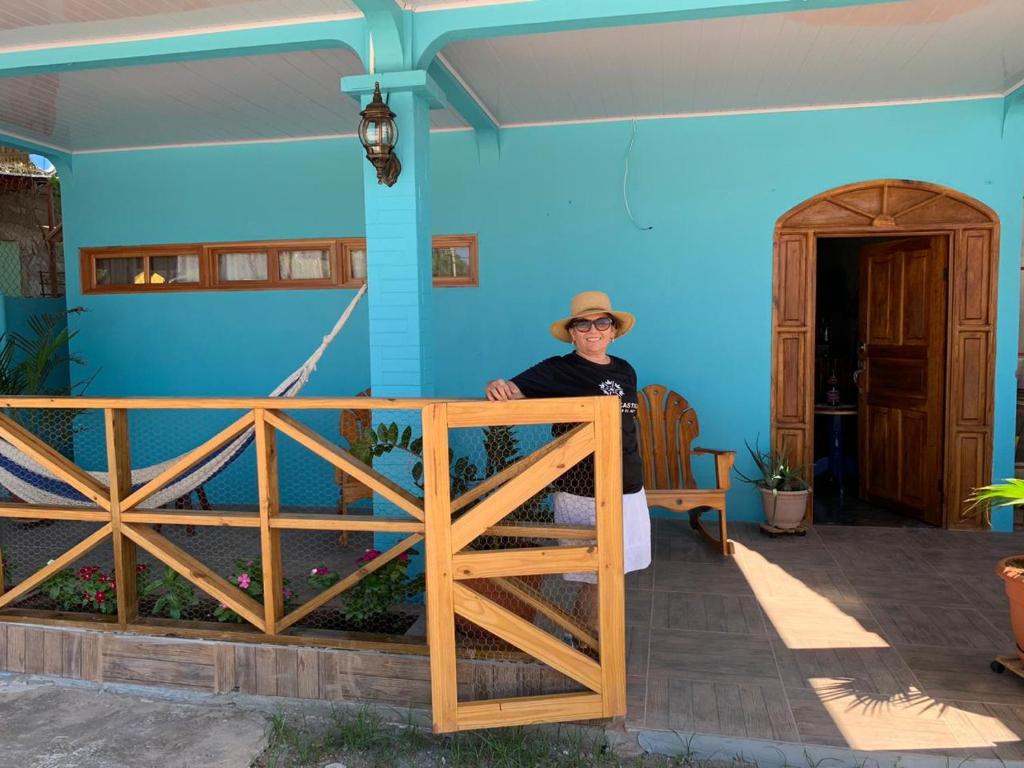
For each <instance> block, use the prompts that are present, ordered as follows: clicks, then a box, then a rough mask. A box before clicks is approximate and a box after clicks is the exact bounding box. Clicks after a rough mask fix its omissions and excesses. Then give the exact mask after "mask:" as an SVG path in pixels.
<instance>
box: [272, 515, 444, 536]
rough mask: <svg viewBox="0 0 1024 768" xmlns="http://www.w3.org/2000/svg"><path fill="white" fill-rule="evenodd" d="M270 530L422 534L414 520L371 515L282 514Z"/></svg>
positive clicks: (421, 525)
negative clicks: (390, 518)
mask: <svg viewBox="0 0 1024 768" xmlns="http://www.w3.org/2000/svg"><path fill="white" fill-rule="evenodd" d="M270 527H271V528H284V529H288V530H293V531H381V532H386V533H423V528H424V526H423V523H421V522H418V521H416V520H388V519H385V518H380V517H373V516H372V515H343V516H340V515H320V514H316V513H307V512H282V513H281V514H279V515H278V516H277V517H275V518H273V519H272V520H271V521H270Z"/></svg>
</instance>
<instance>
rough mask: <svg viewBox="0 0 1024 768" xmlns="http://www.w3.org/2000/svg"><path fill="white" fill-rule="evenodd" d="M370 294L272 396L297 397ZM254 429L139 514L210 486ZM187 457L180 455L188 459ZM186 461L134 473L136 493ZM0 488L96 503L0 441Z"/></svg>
mask: <svg viewBox="0 0 1024 768" xmlns="http://www.w3.org/2000/svg"><path fill="white" fill-rule="evenodd" d="M365 293H366V286H365V285H364V286H363V287H362V288H360V289H359V292H358V293H356V295H355V296H354V297H353V298H352V301H351V302H349V305H348V307H346V309H345V311H344V312H343V313H342V315H341V317H339V318H338V322H336V323H335V324H334V327H333V328H332V329H331V332H330V333H328V334H327V335H326V336H324V338H323V341H322V342H321V343H320V346H319V347H317V348H316V350H315V351H314V352H313V354H312V355H310V356H309V358H308V359H307V360H306V362H304V363H303V364H302V365H301V366H300V367H299V368H298V369H297V370H296V371H295V372H294V373H292V374H291V375H290V376H288V378H286V379H285V380H284V381H282V382H281V383H280V384H278V385H277V386H276V387H275V388H274V391H273V392H271V393H270V397H295V396H296V395H297V394H299V392H300V391H301V390H302V388H303V387H304V386H305V385H306V382H307V381H309V377H310V376H311V375H312V373H313V371H315V370H316V366H317V363H319V362H320V358H321V357H323V354H324V352H325V351H326V350H327V347H329V346H330V344H331V342H332V341H334V338H335V337H336V336H337V335H338V333H339V332H340V331H341V329H342V328H343V327H344V325H345V323H346V322H348V319H349V316H351V314H352V311H353V310H354V309H355V308H356V304H358V303H359V300H360V299H361V298H362V297H363V295H364V294H365ZM255 434H256V429H255V427H249V428H248V429H247V430H245V431H244V432H242V433H241V434H240V435H239V436H238V437H236V438H235V439H234V440H232V441H231V442H230V443H228V444H227V445H225V446H224V447H222V448H220V449H219V450H217V451H215V452H214V453H212V454H210V455H209V456H207V457H206V458H205V459H203V460H202V461H201V462H199V463H198V464H196V465H195V466H193V467H192V468H191V469H188V470H186V471H185V472H183V473H182V474H181V475H179V476H178V477H176V478H174V479H173V480H172V481H171V482H169V483H168V484H167V485H165V486H164V487H163V488H162V489H161V490H159V491H157V492H156V493H155V494H153V495H152V496H150V497H149V498H148V499H146V500H145V501H144V502H142V503H141V504H139V508H140V509H155V508H157V507H162V506H164V505H165V504H168V503H171V502H173V501H175V500H177V499H180V498H182V497H184V496H187V495H188V494H189V493H191V492H192V491H194V490H195V489H196V488H198V487H199V486H201V485H203V484H204V483H207V482H209V481H210V480H211V479H212V478H214V477H215V476H216V475H218V474H219V473H221V472H223V471H224V470H225V469H227V468H228V466H229V465H230V464H231V462H233V461H234V460H235V459H237V458H238V457H239V456H241V455H242V453H243V452H244V451H245V449H246V448H248V447H249V445H250V444H251V443H252V442H253V440H254V439H255ZM184 455H185V454H182V456H184ZM182 456H177V457H175V458H173V459H168V460H167V461H164V462H161V463H160V464H154V465H152V466H149V467H143V468H141V469H133V470H132V490H133V491H134V490H135V489H137V488H141V487H142V486H143V485H145V484H146V483H147V482H149V481H150V480H152V479H153V478H154V477H156V476H157V475H159V474H160V473H161V472H163V471H164V470H165V469H167V468H168V467H170V466H172V465H173V464H174V463H175V462H176V461H179V460H180V459H181V458H182ZM89 474H90V475H92V476H93V477H95V478H96V479H97V480H98V481H99V482H100V483H102V484H103V485H104V486H109V482H108V474H107V473H106V472H89ZM0 485H2V486H3V487H4V488H6V489H7V490H8V491H10V492H11V493H12V494H13V495H14V496H16V497H18V498H19V499H21V500H22V501H26V502H28V503H30V504H36V505H46V506H65V505H89V504H92V502H91V501H90V500H89V499H87V498H86V497H85V496H83V495H82V494H81V493H79V492H78V491H77V490H76V489H75V488H73V487H72V486H70V485H68V484H67V483H65V482H64V481H63V480H61V479H59V478H58V477H56V476H55V475H54V474H53V473H52V472H50V471H49V470H48V469H46V468H45V467H44V466H42V465H41V464H39V463H38V462H37V461H35V460H34V459H32V458H30V457H29V456H27V455H25V454H24V453H23V452H22V451H20V450H19V449H18V448H16V447H14V446H13V445H11V444H10V443H8V442H7V441H6V440H0Z"/></svg>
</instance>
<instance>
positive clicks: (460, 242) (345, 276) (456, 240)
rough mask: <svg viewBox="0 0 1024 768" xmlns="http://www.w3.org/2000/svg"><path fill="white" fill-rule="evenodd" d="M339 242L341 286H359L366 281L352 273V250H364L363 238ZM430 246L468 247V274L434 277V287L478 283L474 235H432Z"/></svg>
mask: <svg viewBox="0 0 1024 768" xmlns="http://www.w3.org/2000/svg"><path fill="white" fill-rule="evenodd" d="M339 242H340V243H341V250H340V253H341V274H342V282H341V287H342V288H360V287H362V285H363V283H364V282H366V281H365V280H364V279H363V278H361V277H354V276H353V275H352V251H365V250H366V239H365V238H355V237H353V238H347V239H345V240H341V241H339ZM430 245H431V248H432V249H433V248H468V249H469V274H468V275H466V276H465V277H435V278H433V282H434V287H435V288H476V287H477V286H479V285H480V270H479V244H478V240H477V236H476V235H434V237H433V239H432V241H431V244H430Z"/></svg>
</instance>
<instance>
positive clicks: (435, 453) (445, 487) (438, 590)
mask: <svg viewBox="0 0 1024 768" xmlns="http://www.w3.org/2000/svg"><path fill="white" fill-rule="evenodd" d="M551 423H556V424H562V423H571V424H576V425H577V426H576V427H574V428H573V429H571V430H570V431H569V432H567V433H566V434H564V435H562V436H561V437H558V438H556V439H555V440H553V441H552V442H551V443H549V444H548V445H546V446H545V447H543V448H541V449H540V450H538V451H536V452H534V453H532V454H530V455H529V456H526V457H524V458H522V459H520V460H519V461H517V462H516V463H515V464H513V465H512V466H510V467H507V468H506V469H505V470H503V471H502V472H500V473H498V474H497V475H495V476H493V477H492V478H490V479H489V480H487V481H485V482H484V483H482V484H481V485H479V486H477V487H476V488H474V489H472V490H470V491H468V492H467V493H465V494H463V495H461V496H459V497H458V498H456V499H452V498H451V494H450V485H449V475H448V443H449V429H451V428H458V427H484V426H489V425H496V424H500V425H524V424H551ZM621 440H622V434H621V417H620V414H619V401H618V399H616V398H610V397H609V398H564V399H558V400H546V401H522V400H521V401H516V402H508V403H500V404H499V403H439V404H436V405H430V406H427V407H426V408H425V409H424V410H423V448H424V457H427V456H429V457H430V461H429V463H427V461H425V462H424V464H425V466H424V476H425V480H426V485H425V492H426V498H425V511H426V550H427V564H426V567H427V605H428V618H427V621H428V629H427V641H428V644H429V646H430V665H431V685H432V696H433V713H434V730H435V731H439V732H446V731H456V730H468V729H473V728H487V727H493V726H499V725H523V724H529V723H541V722H557V721H565V720H587V719H596V718H603V717H613V716H620V715H624V714H625V713H626V679H625V617H624V610H625V609H624V598H625V594H624V578H623V553H622V522H621V521H622V470H621V457H622V448H621ZM590 454H593V455H594V462H595V467H594V475H595V484H596V497H595V498H596V508H597V516H596V523H597V526H596V528H597V530H596V533H595V532H588V531H580V530H579V529H565V530H559V529H557V528H554V527H546V528H539V527H536V526H535V527H532V528H521V527H519V526H515V527H513V526H509V527H508V530H507V531H506V534H507V535H512V536H540V537H545V538H553V539H554V538H557V539H561V540H568V539H573V538H575V539H581V538H584V537H585V538H586V539H589V540H591V541H593V540H596V545H594V544H593V543H587V544H585V545H583V546H556V547H544V548H535V549H506V550H496V551H486V552H473V551H467V547H468V546H469V545H470V544H471V542H472V541H473V540H474V539H476V538H477V537H478V536H480V535H481V534H483V533H485V532H486V531H488V530H493V527H494V526H495V525H497V524H498V523H500V521H501V520H502V519H503V518H505V517H506V516H507V515H508V514H509V513H510V512H512V511H513V510H514V509H515V508H516V507H517V506H518V505H519V504H521V503H523V502H524V501H526V500H527V499H528V498H530V497H531V496H533V495H534V494H536V493H537V492H538V491H541V490H542V489H544V488H545V487H546V486H547V485H548V484H549V483H551V482H552V481H553V480H555V479H556V478H557V477H559V476H560V475H561V474H562V473H563V472H565V470H566V469H568V468H570V467H572V466H573V465H575V464H577V463H578V462H579V461H581V460H582V459H584V458H586V457H587V456H589V455H590ZM485 494H489V495H486V498H483V500H482V501H480V502H479V503H478V504H476V505H475V506H474V507H473V508H472V509H470V510H469V511H467V512H465V513H464V514H462V515H461V516H459V517H457V518H456V517H454V515H456V514H457V513H458V512H459V511H460V510H462V509H464V508H465V507H467V506H468V505H469V504H471V503H472V502H474V501H476V500H478V499H481V498H482V497H484V496H485ZM580 571H593V572H596V573H597V582H598V602H599V618H598V622H599V632H598V637H597V638H596V639H595V638H592V637H580V635H581V634H583V633H582V632H581V630H580V628H579V627H578V626H577V625H575V624H574V623H573V622H572V621H571V619H570V617H569V616H568V615H566V614H564V613H562V612H561V611H560V610H558V609H557V608H556V607H555V606H554V605H552V604H549V603H546V602H545V601H543V600H538V599H537V598H536V597H534V596H529V595H526V596H525V597H526V598H527V599H531V600H533V601H534V602H535V604H536V605H535V607H536V608H537V609H538V610H539V611H541V612H542V613H543V614H544V615H545V616H546V617H547V618H548V619H550V620H551V621H552V622H554V624H555V625H556V626H559V627H561V628H562V629H564V630H565V631H566V632H569V633H572V634H574V635H576V638H577V640H579V641H581V642H582V644H584V645H589V646H591V648H592V649H593V650H596V652H597V660H595V659H594V658H592V656H591V655H588V654H586V653H584V652H581V651H580V650H576V649H575V648H573V647H572V646H571V645H569V644H566V643H564V642H562V641H561V640H559V639H558V638H556V637H554V636H552V635H551V634H549V633H547V632H545V631H543V630H542V629H540V628H538V627H537V626H535V625H534V624H533V623H531V622H528V621H526V620H524V619H522V618H520V617H519V616H517V615H516V614H515V613H513V612H512V611H509V610H507V609H506V608H503V607H502V606H500V605H498V604H497V603H496V602H494V601H492V600H491V599H489V598H487V597H485V596H483V595H482V594H480V593H479V592H477V591H475V590H473V589H471V588H469V587H467V586H465V585H464V584H463V583H461V582H463V581H465V580H468V579H482V578H486V579H492V580H496V581H499V582H502V583H503V585H508V584H509V582H508V581H506V580H507V579H509V578H510V577H516V576H522V575H526V574H562V573H569V572H580ZM513 588H514V587H513ZM456 616H461V617H464V618H466V619H469V620H470V621H472V622H473V623H474V624H476V625H477V626H479V627H482V628H483V629H485V630H487V631H488V632H491V633H492V634H494V635H496V636H497V637H499V638H501V639H502V640H504V641H505V642H507V643H509V644H511V645H512V646H514V647H515V648H518V649H519V650H521V651H523V652H525V653H526V654H528V655H529V656H531V657H533V658H534V659H536V660H538V661H540V662H542V663H543V664H546V665H548V666H549V667H551V668H553V669H555V670H557V671H559V672H560V673H562V674H563V675H565V676H566V677H568V678H570V679H572V680H574V681H576V682H577V683H579V684H580V686H581V687H582V688H583V689H585V690H583V691H582V692H572V693H559V694H549V695H541V696H524V697H517V698H508V699H492V700H485V701H472V702H460V701H459V696H458V676H457V664H456V661H457V653H456V645H455V618H456ZM595 646H596V647H595Z"/></svg>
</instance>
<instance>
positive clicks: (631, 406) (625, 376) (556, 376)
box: [487, 291, 651, 626]
mask: <svg viewBox="0 0 1024 768" xmlns="http://www.w3.org/2000/svg"><path fill="white" fill-rule="evenodd" d="M635 322H636V319H635V318H634V317H633V315H631V314H630V313H629V312H622V311H617V310H614V309H612V305H611V300H610V299H609V298H608V295H607V294H605V293H602V292H600V291H585V292H583V293H578V294H576V295H575V296H574V297H573V298H572V302H571V304H570V310H569V316H568V317H565V318H562V319H561V320H556V321H555V322H554V323H552V324H551V335H552V336H554V337H555V338H556V339H558V340H559V341H565V342H569V343H571V344H572V345H573V346H574V347H575V349H574V351H572V352H570V353H569V354H567V355H564V356H562V357H550V358H548V359H547V360H544V361H542V362H540V363H537V364H536V365H535V366H533V367H532V368H528V369H527V370H525V371H523V372H522V373H520V374H519V375H518V376H513V377H512V378H511V379H495V380H494V381H491V382H488V384H487V399H488V400H518V399H521V398H524V397H579V396H589V395H618V396H619V398H620V400H621V402H622V493H623V496H622V528H623V547H624V555H625V570H626V573H629V572H630V571H639V570H642V569H644V568H646V567H647V566H649V565H650V564H651V519H650V513H649V512H648V509H647V497H646V496H645V495H644V488H643V463H642V461H641V458H640V451H639V449H638V447H637V436H636V421H635V419H634V417H635V415H636V410H637V395H636V371H634V370H633V366H631V365H630V364H629V363H627V362H626V361H625V360H623V359H622V358H619V357H613V356H611V355H609V354H608V345H609V344H611V343H612V342H613V341H614V340H615V339H616V338H621V337H622V336H625V335H626V334H627V333H629V331H630V330H631V329H632V328H633V324H634V323H635ZM570 426H571V425H570ZM566 429H568V426H564V427H562V428H561V429H560V430H559V429H557V426H556V428H554V429H553V431H554V432H556V433H558V432H564V431H565V430H566ZM555 486H556V488H558V491H557V492H556V493H555V494H554V508H555V522H556V523H560V524H563V525H581V526H583V525H586V526H593V525H594V524H595V517H596V514H595V506H594V463H593V460H592V459H588V460H585V461H582V462H580V463H579V464H577V465H576V466H575V467H573V468H572V469H570V470H569V471H568V472H566V473H565V474H564V475H563V476H562V477H561V478H559V479H558V480H557V481H555ZM569 543H574V544H577V545H578V544H579V543H580V542H566V544H569ZM564 578H566V579H568V580H570V581H579V582H584V585H583V586H582V587H581V591H580V595H579V598H578V600H577V611H578V614H577V615H578V616H579V618H580V619H581V620H583V621H585V622H586V623H587V624H588V625H590V626H593V625H594V620H595V619H596V614H597V610H596V609H597V590H596V589H595V588H594V586H593V585H594V584H596V582H597V574H595V573H568V574H565V576H564Z"/></svg>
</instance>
